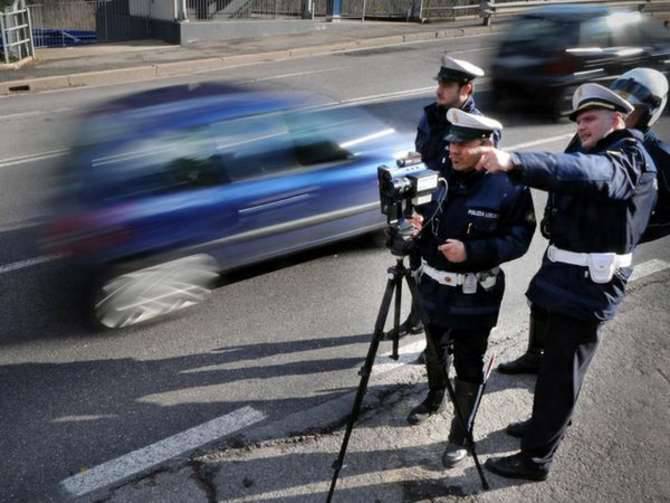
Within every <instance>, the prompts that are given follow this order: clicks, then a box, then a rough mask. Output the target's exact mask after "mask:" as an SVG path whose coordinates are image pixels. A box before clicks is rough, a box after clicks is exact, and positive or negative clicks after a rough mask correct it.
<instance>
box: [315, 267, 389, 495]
mask: <svg viewBox="0 0 670 503" xmlns="http://www.w3.org/2000/svg"><path fill="white" fill-rule="evenodd" d="M392 274H393V275H392V276H391V277H390V278H389V279H388V281H387V282H386V290H385V291H384V296H383V298H382V303H381V306H380V307H379V312H378V313H377V321H376V322H375V331H374V334H373V336H372V342H371V343H370V348H369V349H368V354H367V356H366V358H365V363H364V365H363V368H361V371H360V376H361V380H360V383H359V384H358V390H357V391H356V398H355V399H354V405H353V407H352V410H351V416H349V422H348V423H347V429H346V430H345V432H344V437H343V439H342V445H341V447H340V453H339V455H338V456H337V459H336V460H335V462H334V463H333V469H334V470H335V472H334V473H333V479H332V480H331V482H330V490H329V491H328V498H327V499H326V501H327V502H328V503H330V501H332V498H333V493H334V492H335V485H336V484H337V479H338V477H339V475H340V470H342V467H343V463H344V456H345V454H346V452H347V447H348V445H349V438H350V437H351V432H352V431H353V429H354V423H355V422H356V420H357V419H358V415H359V413H360V411H361V405H362V403H363V397H364V395H365V392H366V391H367V388H368V382H369V381H370V374H371V373H372V365H373V364H374V362H375V357H376V356H377V349H378V348H379V343H380V341H381V340H382V339H383V338H384V325H385V324H386V318H387V317H388V312H389V308H390V306H391V298H392V297H393V291H394V290H395V289H396V288H397V286H398V284H399V283H398V281H397V278H396V274H397V272H396V270H395V269H392Z"/></svg>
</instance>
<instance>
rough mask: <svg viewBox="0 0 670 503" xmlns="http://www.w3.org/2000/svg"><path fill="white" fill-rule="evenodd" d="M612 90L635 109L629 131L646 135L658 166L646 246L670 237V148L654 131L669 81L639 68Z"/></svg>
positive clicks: (629, 72)
mask: <svg viewBox="0 0 670 503" xmlns="http://www.w3.org/2000/svg"><path fill="white" fill-rule="evenodd" d="M610 88H611V89H612V90H613V91H614V92H615V93H617V94H618V95H619V96H621V97H623V98H625V99H627V100H628V101H629V102H630V103H631V104H632V105H633V106H634V107H635V110H633V112H632V113H631V114H630V115H629V116H628V117H627V118H626V127H628V128H633V129H638V130H639V131H641V132H642V133H643V134H644V142H643V143H644V148H646V149H647V152H649V155H650V156H651V158H652V159H653V160H654V163H655V164H656V171H657V177H658V198H657V201H656V207H655V208H654V212H653V213H652V215H651V219H650V220H649V225H648V226H647V229H646V230H645V232H644V234H643V235H642V239H641V240H640V242H641V243H646V242H648V241H653V240H655V239H659V238H662V237H664V236H667V235H668V234H670V145H669V144H667V143H664V142H662V141H661V140H660V139H659V138H658V137H657V136H656V135H655V134H654V132H653V131H652V130H651V128H652V127H653V126H654V124H656V121H658V119H659V118H660V117H661V115H662V114H663V111H664V109H665V106H666V104H667V102H668V79H667V78H666V77H665V75H663V74H662V73H661V72H659V71H658V70H653V69H651V68H635V69H633V70H630V71H628V72H626V73H624V74H623V75H622V76H621V77H619V78H618V79H616V80H615V81H614V82H613V83H612V85H611V86H610Z"/></svg>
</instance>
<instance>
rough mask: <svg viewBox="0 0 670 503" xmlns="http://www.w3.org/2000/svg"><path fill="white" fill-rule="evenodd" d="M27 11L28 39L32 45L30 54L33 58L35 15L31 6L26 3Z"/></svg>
mask: <svg viewBox="0 0 670 503" xmlns="http://www.w3.org/2000/svg"><path fill="white" fill-rule="evenodd" d="M26 13H27V14H28V40H30V42H29V44H30V45H29V47H30V53H29V54H28V56H32V57H33V58H34V57H35V41H34V40H33V16H32V14H31V13H30V7H29V6H27V5H26Z"/></svg>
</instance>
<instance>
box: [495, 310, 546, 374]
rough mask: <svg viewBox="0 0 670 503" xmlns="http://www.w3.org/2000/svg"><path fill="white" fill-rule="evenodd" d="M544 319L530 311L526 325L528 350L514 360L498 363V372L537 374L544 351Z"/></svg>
mask: <svg viewBox="0 0 670 503" xmlns="http://www.w3.org/2000/svg"><path fill="white" fill-rule="evenodd" d="M545 329H546V321H545V319H544V317H542V316H535V315H533V312H532V311H531V313H530V325H529V327H528V350H527V351H526V352H525V353H524V354H522V355H521V356H520V357H519V358H517V359H516V360H512V361H510V362H506V363H501V364H500V365H498V372H501V373H503V374H537V373H538V372H539V371H540V365H541V363H542V354H543V353H544V332H545Z"/></svg>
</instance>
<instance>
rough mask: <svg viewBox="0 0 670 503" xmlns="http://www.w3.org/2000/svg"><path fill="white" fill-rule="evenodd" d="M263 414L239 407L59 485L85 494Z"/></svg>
mask: <svg viewBox="0 0 670 503" xmlns="http://www.w3.org/2000/svg"><path fill="white" fill-rule="evenodd" d="M266 417H267V416H266V415H265V414H263V413H262V412H260V411H258V410H256V409H253V408H252V407H243V408H241V409H238V410H236V411H234V412H231V413H230V414H226V415H225V416H221V417H217V418H216V419H212V420H211V421H208V422H206V423H203V424H201V425H199V426H195V427H194V428H190V429H188V430H186V431H183V432H181V433H177V434H176V435H172V436H171V437H168V438H166V439H163V440H161V441H159V442H156V443H154V444H151V445H149V446H147V447H143V448H142V449H138V450H136V451H133V452H130V453H128V454H125V455H123V456H120V457H118V458H116V459H113V460H111V461H107V462H106V463H103V464H101V465H98V466H96V467H94V468H91V469H89V470H86V471H85V472H82V473H79V474H77V475H74V476H72V477H69V478H67V479H65V480H62V481H61V482H60V486H61V487H62V488H63V489H64V490H65V491H66V492H67V493H68V494H71V495H73V496H82V495H84V494H88V493H90V492H91V491H95V490H96V489H101V488H103V487H106V486H109V485H110V484H115V483H118V482H121V481H124V480H126V479H128V478H129V477H132V476H133V475H137V474H138V473H141V472H143V471H145V470H147V469H149V468H152V467H155V466H156V465H159V464H161V463H164V462H165V461H168V460H170V459H172V458H175V457H177V456H180V455H183V454H184V453H186V452H189V451H192V450H194V449H197V448H199V447H202V446H203V445H205V444H207V443H210V442H213V441H214V440H219V439H221V438H223V437H225V436H227V435H230V434H231V433H235V432H236V431H239V430H241V429H243V428H246V427H248V426H251V425H252V424H255V423H258V422H260V421H263V420H264V419H266Z"/></svg>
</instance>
